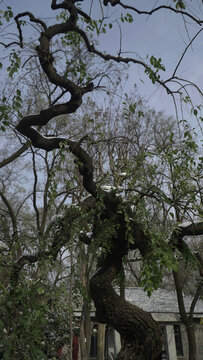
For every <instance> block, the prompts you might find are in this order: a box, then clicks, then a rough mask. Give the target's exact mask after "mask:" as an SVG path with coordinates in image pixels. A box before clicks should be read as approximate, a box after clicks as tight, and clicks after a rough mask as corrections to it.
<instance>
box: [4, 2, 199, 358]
mask: <svg viewBox="0 0 203 360" xmlns="http://www.w3.org/2000/svg"><path fill="white" fill-rule="evenodd" d="M78 2H79V1H77V0H64V1H62V2H60V3H57V1H56V0H52V3H51V8H52V10H57V9H61V10H63V15H62V16H61V17H60V22H59V23H55V24H54V25H51V26H47V25H46V23H45V22H44V21H43V20H41V19H39V18H36V17H35V16H34V14H32V13H30V12H28V11H25V12H23V13H20V14H18V15H16V16H15V21H16V25H17V29H18V35H19V41H15V42H14V43H11V44H4V46H5V47H9V46H10V45H17V46H19V47H20V48H22V49H23V47H24V38H23V27H22V25H23V21H24V19H25V18H27V17H28V18H29V20H30V22H31V23H33V24H34V25H37V26H38V28H40V29H41V30H40V37H39V44H38V45H37V46H36V48H35V51H36V55H37V57H38V60H39V63H40V66H41V68H42V70H43V72H44V73H45V75H46V76H47V79H48V80H49V82H50V83H51V84H53V85H55V86H56V87H57V89H58V92H59V94H58V96H57V97H56V100H55V102H54V104H53V105H52V106H50V107H48V108H45V109H43V110H41V111H40V112H39V113H38V114H33V115H26V116H24V117H23V118H22V119H21V120H20V121H19V123H18V125H17V126H16V130H17V131H18V132H19V133H20V134H21V135H22V136H24V138H26V139H27V140H28V139H29V141H31V143H32V146H33V147H35V148H39V149H44V150H46V151H47V152H48V151H52V150H55V149H63V148H66V149H68V151H70V152H71V153H72V154H73V155H74V157H75V166H77V168H78V170H79V173H80V175H81V177H82V182H83V186H84V189H85V190H86V192H87V193H89V194H90V196H91V205H90V209H92V208H93V209H95V216H94V221H93V224H92V239H89V240H87V239H85V238H83V239H82V237H81V240H82V241H86V242H90V241H92V242H93V241H95V240H97V239H98V238H99V241H100V243H99V246H100V248H101V256H100V258H99V261H98V269H97V271H96V273H95V274H94V275H93V276H92V278H91V281H90V294H91V297H92V299H93V300H94V303H95V306H96V315H97V318H98V320H99V321H100V322H103V323H108V324H110V325H111V326H113V327H114V328H115V329H116V330H117V331H118V332H119V333H120V334H121V336H122V338H123V339H124V341H123V344H122V348H121V351H120V352H119V354H118V356H117V359H118V360H119V359H120V360H129V359H132V360H158V359H159V358H160V355H161V350H162V334H161V330H160V328H159V326H158V324H157V323H156V322H155V321H154V320H153V318H152V317H151V315H150V314H148V313H146V312H144V311H143V310H141V309H140V308H139V307H135V306H132V305H130V304H129V303H127V302H126V301H125V300H124V299H122V298H121V297H120V296H119V295H118V294H116V292H115V290H114V289H113V286H112V281H113V280H114V279H115V277H116V276H117V275H118V273H119V272H120V270H121V268H122V261H123V258H124V257H125V256H126V254H127V253H128V251H130V250H134V249H138V250H139V252H140V254H141V256H142V258H143V259H144V260H146V261H147V260H148V259H149V258H150V254H151V252H152V250H153V244H152V239H151V236H150V232H148V231H146V229H144V228H143V225H142V222H140V221H138V220H136V219H134V218H133V216H132V210H131V208H130V206H128V205H126V204H125V203H124V201H123V199H122V197H120V196H117V194H116V192H115V191H114V190H111V191H110V192H107V191H105V190H104V189H103V188H102V187H101V186H99V184H98V183H96V181H95V180H94V171H95V168H94V161H93V159H92V157H91V156H90V155H89V153H88V148H87V147H85V145H84V146H83V143H84V141H85V140H86V139H84V138H81V139H80V141H74V140H72V139H69V138H66V137H49V136H44V135H43V133H42V129H43V127H44V126H46V125H47V124H48V123H49V122H50V120H52V119H53V118H57V117H58V116H59V115H67V114H73V113H75V112H76V111H77V110H78V109H79V108H80V106H81V104H82V101H83V97H84V95H85V94H88V93H92V92H93V91H94V90H95V89H96V88H97V86H95V85H94V83H93V81H92V79H90V78H87V79H85V81H83V80H81V78H80V79H78V78H77V77H76V80H75V81H74V79H73V77H72V74H73V72H72V71H71V77H70V76H69V68H68V67H65V68H64V72H63V71H61V69H60V68H59V66H58V64H57V58H55V57H54V55H55V54H54V52H53V51H52V44H53V43H54V41H55V39H56V37H57V36H58V35H61V36H64V37H65V39H66V40H67V44H68V41H78V39H80V41H83V42H84V44H85V46H86V49H87V51H88V52H89V53H91V54H93V55H94V56H97V57H100V58H101V59H103V60H104V61H110V60H111V61H114V62H116V63H126V64H128V63H134V64H136V65H140V66H141V67H142V68H143V69H144V71H145V73H146V74H147V75H149V77H150V79H151V80H152V83H157V84H159V85H160V86H162V87H163V89H164V90H165V91H166V92H167V93H168V94H169V95H170V96H172V98H173V99H175V95H176V94H178V95H180V97H182V96H183V94H182V92H183V91H184V90H185V89H186V87H187V85H189V84H190V85H191V82H190V81H188V82H187V81H186V80H185V79H182V78H180V77H179V76H177V72H178V68H179V65H180V63H181V61H182V59H183V57H184V54H185V52H186V51H187V49H188V47H186V49H185V52H184V53H183V55H182V56H181V58H180V60H179V61H178V63H177V65H176V66H175V69H174V71H173V73H172V76H169V77H168V78H166V79H164V80H162V79H161V78H160V76H159V74H158V72H159V71H160V70H165V68H164V66H163V65H162V64H161V59H156V58H155V57H154V56H152V57H151V58H150V63H147V62H145V61H143V60H140V59H139V58H136V57H135V58H133V57H123V56H121V53H120V52H119V55H118V56H115V55H111V54H108V53H106V52H105V51H101V50H98V49H97V47H96V45H94V42H93V41H92V39H89V37H88V31H87V29H88V28H93V29H96V31H97V33H99V32H100V30H101V27H102V22H103V20H102V21H100V22H99V23H97V22H96V21H94V20H92V19H91V17H90V16H89V15H87V14H86V12H85V11H84V10H82V9H81V8H80V7H79V6H77V3H78ZM84 3H85V2H84ZM98 3H100V2H98ZM174 3H175V4H174V5H175V6H166V5H161V6H158V7H154V8H153V10H151V11H141V10H138V9H137V8H135V7H133V6H129V5H127V4H125V3H122V2H121V1H113V0H110V1H103V5H102V4H101V3H100V6H101V9H102V10H103V6H114V7H116V8H117V7H120V8H122V9H123V10H124V11H130V12H131V13H138V14H146V15H153V14H154V13H156V12H157V11H161V10H162V9H165V10H166V11H170V12H173V13H176V14H177V16H182V17H184V18H185V19H187V18H188V19H189V20H190V21H193V22H194V23H195V24H197V25H198V26H201V25H202V20H200V19H198V17H196V16H194V15H193V14H191V13H190V12H189V11H187V10H186V8H185V5H184V3H183V2H182V1H179V0H178V1H175V2H174ZM122 19H123V17H122ZM126 19H127V20H128V21H131V19H132V15H129V13H127V15H126ZM122 21H123V20H122ZM99 24H100V25H99ZM85 26H86V28H85ZM200 32H201V30H199V31H198V32H197V34H196V35H195V36H194V37H193V38H192V40H191V41H190V44H189V45H191V43H192V42H193V40H194V39H195V38H196V36H197V35H198V34H199V33H200ZM189 45H188V46H189ZM11 71H12V70H11ZM14 71H15V69H14ZM76 75H77V74H76ZM174 83H175V84H176V89H175V90H174ZM193 85H194V84H193ZM198 91H199V93H200V94H201V91H200V90H198ZM66 96H69V100H68V101H64V102H62V103H60V102H59V101H60V99H64V97H66ZM27 146H28V143H26V145H25V147H27ZM23 149H24V148H21V149H20V150H19V151H20V153H22V151H23ZM16 156H17V155H16ZM154 192H155V190H152V191H151V192H150V194H151V196H153V195H154ZM140 196H141V197H143V196H145V194H140ZM75 216H78V214H73V218H72V217H71V216H69V217H68V219H69V222H70V224H69V225H67V229H64V232H65V231H67V235H68V234H69V230H70V229H69V227H71V222H72V221H73V220H74V219H75ZM66 224H67V223H66ZM105 226H109V231H108V244H107V243H106V238H105V239H104V240H102V236H101V235H100V236H99V234H100V233H101V234H102V232H101V229H102V227H105ZM187 231H188V233H189V234H190V231H191V228H190V227H186V228H184V229H182V228H181V229H178V231H176V232H174V233H173V235H172V240H171V247H172V249H174V248H178V249H179V250H180V251H183V248H184V247H185V244H184V241H183V236H185V235H187ZM192 232H193V234H202V233H203V229H202V223H201V224H200V223H199V224H198V226H196V225H195V224H194V225H193V227H192ZM59 240H60V241H61V237H60V238H59ZM60 241H58V239H57V237H56V238H55V239H54V242H53V244H52V248H51V250H50V253H49V254H48V255H52V256H56V254H57V251H59V249H60V247H61V246H62V245H63V243H61V242H60ZM45 255H46V254H45ZM39 256H42V254H36V255H35V258H34V257H30V258H26V257H22V258H21V259H20V260H18V261H17V263H16V264H15V267H14V272H13V275H14V276H13V279H12V281H13V282H15V281H16V277H17V276H18V271H19V269H20V268H21V267H22V266H23V265H24V263H26V261H28V262H29V261H30V262H32V261H33V262H35V261H36V259H37V258H38V257H39Z"/></svg>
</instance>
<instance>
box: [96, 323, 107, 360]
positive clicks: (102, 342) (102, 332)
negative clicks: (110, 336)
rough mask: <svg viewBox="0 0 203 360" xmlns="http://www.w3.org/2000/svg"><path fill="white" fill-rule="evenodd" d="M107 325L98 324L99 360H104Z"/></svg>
mask: <svg viewBox="0 0 203 360" xmlns="http://www.w3.org/2000/svg"><path fill="white" fill-rule="evenodd" d="M105 329H106V325H105V324H98V328H97V360H104V351H105Z"/></svg>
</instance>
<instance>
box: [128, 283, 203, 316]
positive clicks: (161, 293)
mask: <svg viewBox="0 0 203 360" xmlns="http://www.w3.org/2000/svg"><path fill="white" fill-rule="evenodd" d="M125 297H126V300H127V301H129V302H130V303H131V304H134V305H137V306H138V307H140V308H141V309H143V310H145V311H148V312H150V313H179V308H178V301H177V295H176V292H175V291H167V290H164V289H157V290H155V291H154V292H153V293H152V295H151V296H150V297H148V296H147V293H146V292H144V291H143V290H142V289H141V288H138V287H127V288H126V290H125ZM192 299H193V298H192V297H191V296H184V303H185V308H186V312H189V310H190V305H191V302H192ZM194 314H201V315H203V301H202V300H198V302H197V303H196V306H195V311H194Z"/></svg>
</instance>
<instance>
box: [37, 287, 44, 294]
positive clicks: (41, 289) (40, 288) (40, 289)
mask: <svg viewBox="0 0 203 360" xmlns="http://www.w3.org/2000/svg"><path fill="white" fill-rule="evenodd" d="M37 292H38V294H39V295H43V294H44V292H45V291H44V288H43V287H42V286H40V287H38V289H37Z"/></svg>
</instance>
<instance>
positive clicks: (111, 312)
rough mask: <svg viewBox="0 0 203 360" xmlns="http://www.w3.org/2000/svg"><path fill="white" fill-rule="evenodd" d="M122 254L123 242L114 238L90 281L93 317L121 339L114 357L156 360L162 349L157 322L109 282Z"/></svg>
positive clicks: (124, 359)
mask: <svg viewBox="0 0 203 360" xmlns="http://www.w3.org/2000/svg"><path fill="white" fill-rule="evenodd" d="M125 253H126V248H125V246H124V244H122V243H121V242H120V241H119V238H114V239H113V246H112V249H111V252H109V253H108V255H107V256H106V258H105V259H104V260H103V261H102V262H101V267H100V268H99V269H98V270H97V272H96V273H95V274H94V275H93V277H92V279H91V281H90V293H91V297H92V299H93V301H94V303H95V307H96V317H97V319H98V321H99V322H101V323H107V324H110V325H111V326H113V327H114V329H115V330H117V331H118V332H119V333H120V335H121V336H122V338H123V339H124V341H123V344H122V347H121V350H120V352H119V354H118V355H117V358H116V359H117V360H158V359H159V358H160V354H161V351H162V333H161V330H160V328H159V325H158V324H157V323H156V321H155V320H153V318H152V316H151V315H150V314H149V313H147V312H145V311H143V310H142V309H140V308H139V307H137V306H134V305H132V304H130V303H128V302H127V301H125V300H124V299H123V298H122V297H120V296H119V295H118V294H117V293H116V292H115V290H114V289H113V287H112V285H111V283H112V280H113V279H114V278H115V276H116V275H117V274H118V273H119V271H120V270H121V266H122V258H123V256H124V255H125Z"/></svg>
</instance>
